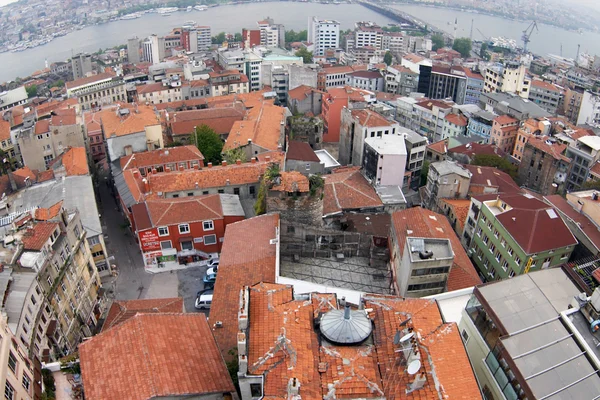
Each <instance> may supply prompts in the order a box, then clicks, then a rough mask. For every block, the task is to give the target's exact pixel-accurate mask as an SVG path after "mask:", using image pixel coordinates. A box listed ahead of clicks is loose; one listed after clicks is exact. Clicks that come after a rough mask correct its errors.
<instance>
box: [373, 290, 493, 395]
mask: <svg viewBox="0 0 600 400" xmlns="http://www.w3.org/2000/svg"><path fill="white" fill-rule="evenodd" d="M363 302H364V307H365V308H371V309H373V311H372V312H371V313H370V314H369V315H370V316H371V319H372V320H373V324H374V329H373V332H374V334H373V336H374V344H375V347H376V350H377V365H378V366H379V371H380V373H381V375H382V377H383V379H384V394H385V398H388V399H407V400H408V399H411V400H425V399H427V400H434V399H464V400H471V399H472V400H477V399H481V394H480V392H479V386H478V384H477V380H476V379H475V375H474V373H473V370H472V369H471V363H470V362H469V358H468V356H467V352H466V351H465V348H464V345H463V342H462V339H461V338H460V333H459V330H458V327H457V326H456V324H455V323H450V324H448V323H444V321H443V320H442V317H441V315H440V311H439V308H438V305H437V303H436V302H435V300H425V299H410V298H407V299H404V298H400V297H394V296H384V295H376V294H368V295H366V296H365V297H364V298H363ZM407 316H410V321H409V324H412V328H413V332H416V333H417V335H418V336H419V337H420V339H418V340H417V342H416V343H417V346H418V347H419V348H420V350H421V351H420V353H421V370H420V372H424V374H425V375H424V376H425V378H426V381H425V385H424V386H423V388H421V389H419V390H416V391H414V392H411V393H406V389H407V386H408V384H410V382H411V381H412V380H413V379H414V378H413V377H411V376H410V375H408V374H407V373H406V368H405V367H404V366H403V365H401V364H399V363H398V359H399V356H398V347H397V346H396V345H394V336H395V335H396V333H397V332H398V326H401V324H402V323H406V319H407ZM438 371H439V372H438Z"/></svg>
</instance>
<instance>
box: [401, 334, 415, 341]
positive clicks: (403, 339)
mask: <svg viewBox="0 0 600 400" xmlns="http://www.w3.org/2000/svg"><path fill="white" fill-rule="evenodd" d="M413 336H415V334H414V333H413V332H411V333H407V334H406V335H404V336H402V337H401V338H400V343H405V342H407V341H409V340H410V339H412V338H413Z"/></svg>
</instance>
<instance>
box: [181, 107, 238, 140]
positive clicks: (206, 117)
mask: <svg viewBox="0 0 600 400" xmlns="http://www.w3.org/2000/svg"><path fill="white" fill-rule="evenodd" d="M245 114H246V111H245V108H244V107H243V106H242V105H241V104H240V105H238V106H233V107H219V108H205V109H202V110H190V111H177V112H174V113H172V120H171V121H170V122H169V125H170V126H171V132H172V133H173V135H174V136H177V135H189V134H191V133H192V132H193V131H194V127H196V126H201V125H207V126H208V127H210V128H212V129H213V130H214V131H215V132H217V133H218V134H219V135H224V134H228V133H229V132H230V131H231V128H232V127H233V125H234V124H235V122H236V121H241V120H243V119H244V116H245Z"/></svg>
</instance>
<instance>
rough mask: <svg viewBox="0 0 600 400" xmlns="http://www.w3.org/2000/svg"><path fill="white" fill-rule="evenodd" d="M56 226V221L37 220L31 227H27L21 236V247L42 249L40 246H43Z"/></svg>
mask: <svg viewBox="0 0 600 400" xmlns="http://www.w3.org/2000/svg"><path fill="white" fill-rule="evenodd" d="M57 227H58V223H57V222H38V223H37V224H35V225H34V226H33V227H31V228H29V229H27V231H26V232H25V233H24V234H23V237H22V238H21V241H22V243H23V249H25V250H33V251H40V250H42V247H44V244H46V242H47V241H48V239H50V236H51V235H52V233H53V232H54V231H55V230H56V228H57Z"/></svg>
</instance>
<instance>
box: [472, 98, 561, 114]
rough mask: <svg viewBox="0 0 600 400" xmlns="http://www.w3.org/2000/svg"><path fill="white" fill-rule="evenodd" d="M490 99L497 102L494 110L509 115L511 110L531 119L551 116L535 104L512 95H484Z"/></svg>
mask: <svg viewBox="0 0 600 400" xmlns="http://www.w3.org/2000/svg"><path fill="white" fill-rule="evenodd" d="M482 95H483V96H487V97H489V98H490V99H492V100H494V101H497V102H498V104H496V105H495V106H494V109H495V110H497V111H500V112H504V113H508V111H509V110H515V111H517V112H519V113H521V114H527V115H528V116H529V117H530V118H542V117H550V116H551V114H550V113H549V112H548V111H546V110H544V109H543V108H541V107H540V106H538V105H537V104H535V103H534V102H532V101H530V100H527V99H523V98H521V97H519V96H517V95H515V94H510V93H502V92H499V93H483V94H482Z"/></svg>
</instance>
